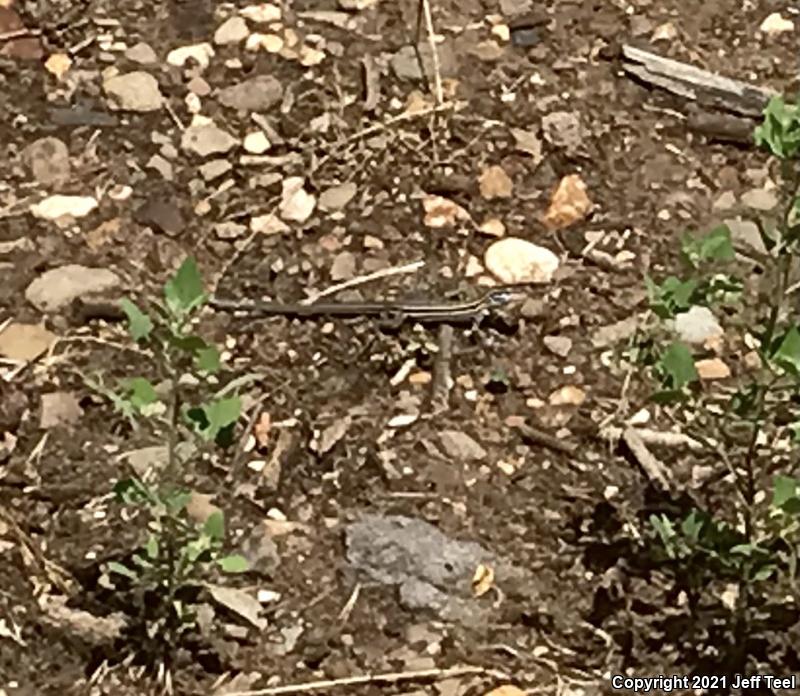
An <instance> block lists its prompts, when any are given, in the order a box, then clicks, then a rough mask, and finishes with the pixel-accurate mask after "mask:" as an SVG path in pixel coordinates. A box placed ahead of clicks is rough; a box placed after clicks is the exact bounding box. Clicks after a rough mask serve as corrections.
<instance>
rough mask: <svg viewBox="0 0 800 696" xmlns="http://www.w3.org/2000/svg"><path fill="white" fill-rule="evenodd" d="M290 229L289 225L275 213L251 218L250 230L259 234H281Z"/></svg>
mask: <svg viewBox="0 0 800 696" xmlns="http://www.w3.org/2000/svg"><path fill="white" fill-rule="evenodd" d="M289 229H290V227H289V225H287V224H286V223H285V222H284V221H283V220H281V219H280V218H279V217H278V216H277V215H274V214H273V213H268V214H267V215H257V216H256V217H254V218H251V220H250V231H251V232H258V233H259V234H281V233H283V232H288V231H289Z"/></svg>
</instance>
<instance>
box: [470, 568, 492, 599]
mask: <svg viewBox="0 0 800 696" xmlns="http://www.w3.org/2000/svg"><path fill="white" fill-rule="evenodd" d="M492 587H494V569H493V568H492V567H491V566H487V565H485V564H483V563H481V564H480V565H479V566H478V567H477V568H476V569H475V574H474V575H473V576H472V594H473V595H475V596H476V597H483V595H485V594H486V593H487V592H488V591H489V590H491V589H492Z"/></svg>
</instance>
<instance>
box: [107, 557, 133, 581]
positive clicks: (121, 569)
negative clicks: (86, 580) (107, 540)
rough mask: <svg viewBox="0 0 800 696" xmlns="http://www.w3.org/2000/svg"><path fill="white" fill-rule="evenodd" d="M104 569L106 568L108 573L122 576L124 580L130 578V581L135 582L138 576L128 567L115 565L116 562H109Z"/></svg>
mask: <svg viewBox="0 0 800 696" xmlns="http://www.w3.org/2000/svg"><path fill="white" fill-rule="evenodd" d="M106 568H108V572H109V573H116V574H117V575H123V576H125V577H126V578H130V579H131V580H136V578H138V577H139V576H138V575H137V573H136V571H135V570H131V569H130V568H128V566H125V565H122V563H117V562H116V561H109V562H108V563H107V564H106Z"/></svg>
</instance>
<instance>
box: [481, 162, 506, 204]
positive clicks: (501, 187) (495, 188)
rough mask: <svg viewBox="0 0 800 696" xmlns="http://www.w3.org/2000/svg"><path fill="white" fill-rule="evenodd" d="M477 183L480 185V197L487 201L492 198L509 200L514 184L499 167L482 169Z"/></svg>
mask: <svg viewBox="0 0 800 696" xmlns="http://www.w3.org/2000/svg"><path fill="white" fill-rule="evenodd" d="M478 181H479V183H480V188H481V196H483V197H484V198H485V199H486V200H487V201H490V200H492V199H494V198H510V197H511V192H512V191H513V189H514V182H513V181H511V177H510V176H509V175H508V174H506V172H505V170H504V169H503V168H502V167H501V166H499V165H494V166H492V167H488V168H487V169H484V170H483V173H482V174H481V176H480V179H479V180H478Z"/></svg>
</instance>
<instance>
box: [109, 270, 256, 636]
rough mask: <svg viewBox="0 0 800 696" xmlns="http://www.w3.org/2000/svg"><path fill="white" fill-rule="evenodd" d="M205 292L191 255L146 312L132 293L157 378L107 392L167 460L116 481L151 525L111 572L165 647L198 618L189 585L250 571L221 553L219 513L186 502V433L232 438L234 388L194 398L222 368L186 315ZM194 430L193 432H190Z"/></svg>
mask: <svg viewBox="0 0 800 696" xmlns="http://www.w3.org/2000/svg"><path fill="white" fill-rule="evenodd" d="M206 299H207V296H206V294H205V292H204V289H203V283H202V278H201V276H200V273H199V271H198V268H197V265H196V264H195V262H194V260H193V259H191V258H189V259H187V260H186V261H184V263H183V264H182V265H181V267H180V269H179V270H178V271H177V273H176V274H175V276H174V277H173V278H172V279H171V280H169V281H168V282H167V284H166V285H165V286H164V300H163V302H154V303H152V307H151V309H150V311H149V313H145V312H144V311H142V310H141V309H140V308H139V307H137V306H136V305H135V304H134V303H133V302H131V301H130V300H124V301H123V309H124V311H125V313H126V315H127V317H128V329H129V332H130V335H131V338H132V339H133V340H134V341H136V342H137V343H140V344H143V345H144V346H146V347H147V348H148V349H149V350H150V352H151V353H152V355H153V356H154V358H153V368H154V372H155V375H154V376H155V377H156V379H157V380H158V381H157V382H156V383H155V384H154V383H153V382H152V381H151V380H150V379H149V378H148V377H145V376H136V377H133V378H129V379H126V380H124V381H123V382H122V385H121V386H122V389H123V392H122V394H112V395H111V396H112V401H113V403H114V405H115V407H116V408H117V409H118V410H119V411H120V413H121V414H122V415H124V416H125V417H126V418H127V419H128V420H130V421H132V422H134V423H136V424H137V425H139V424H140V421H145V422H147V423H148V424H149V425H150V426H151V427H152V429H153V432H154V433H155V434H157V436H158V437H159V438H160V439H161V440H162V441H163V442H164V444H165V445H166V451H167V456H166V464H165V465H164V466H163V468H161V469H159V470H158V471H156V472H155V475H154V477H153V480H148V481H145V480H142V479H141V478H139V477H136V476H134V477H131V478H129V479H126V480H123V481H119V482H118V483H117V485H116V486H115V488H114V490H115V492H116V494H117V496H118V498H119V499H120V500H121V501H122V502H123V503H125V504H126V505H131V506H138V507H144V508H145V509H146V511H147V513H148V519H149V521H148V534H147V538H146V541H145V543H144V544H143V546H142V547H141V548H140V549H139V550H138V551H137V552H136V553H135V554H134V555H133V558H132V560H131V561H130V562H129V563H127V564H122V563H118V562H113V563H109V564H108V571H109V572H110V573H113V574H116V575H120V576H124V577H125V578H128V580H129V581H130V582H131V584H132V586H133V587H134V588H135V590H136V594H137V596H138V598H139V601H140V602H141V605H140V608H141V610H142V618H143V620H144V623H145V627H146V629H147V634H148V637H149V638H150V639H152V640H153V641H154V642H157V644H159V645H162V646H163V647H164V649H166V650H169V649H171V648H172V647H174V646H175V644H176V642H177V640H178V638H179V636H180V634H181V633H183V632H184V631H185V630H186V629H187V628H191V627H192V626H193V625H194V623H195V615H194V612H193V610H192V604H191V599H192V597H193V593H192V592H191V589H192V587H193V586H196V585H198V584H199V583H200V581H201V580H202V578H203V577H205V576H207V575H208V573H209V572H210V571H211V568H212V567H213V566H215V567H217V568H218V569H219V570H221V571H223V572H226V573H235V572H242V571H245V570H247V562H246V561H245V559H244V558H243V557H241V556H238V555H224V554H223V553H222V547H223V542H224V537H225V522H224V519H223V514H222V512H214V513H213V514H211V515H210V516H209V517H208V518H207V519H206V521H205V523H204V524H202V525H199V526H198V525H197V524H196V523H195V522H194V521H192V520H191V519H190V518H189V517H188V515H187V511H186V506H187V504H188V502H189V500H190V497H191V496H190V493H189V492H188V491H187V490H186V489H185V488H184V487H183V481H184V479H185V474H186V473H187V471H186V468H185V467H186V464H187V463H188V462H186V461H183V459H182V457H181V451H183V450H185V449H186V448H185V447H182V445H187V444H190V440H188V439H187V438H189V437H194V436H199V437H200V438H201V439H203V440H205V441H207V442H216V443H220V444H225V443H228V442H230V440H231V434H232V430H233V427H234V425H235V423H236V421H237V419H238V418H239V413H240V402H239V399H238V397H236V396H224V393H225V390H223V392H221V394H222V395H220V393H218V394H217V395H215V396H214V397H213V398H210V399H209V400H208V401H206V402H200V403H195V402H190V401H189V399H188V398H187V396H186V390H187V385H193V386H194V387H195V388H194V390H193V391H194V392H197V391H200V390H202V387H203V386H209V387H210V383H209V377H210V376H211V375H214V374H215V373H217V372H218V370H219V368H220V355H219V352H218V351H217V349H216V348H215V347H214V346H212V345H209V344H208V343H206V341H205V340H204V339H203V338H201V337H200V336H197V335H195V334H194V333H192V332H191V325H192V319H193V318H194V316H195V315H196V314H197V312H198V310H199V309H200V308H201V307H202V306H203V304H204V303H205V301H206ZM192 432H193V433H194V435H191V433H192Z"/></svg>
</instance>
